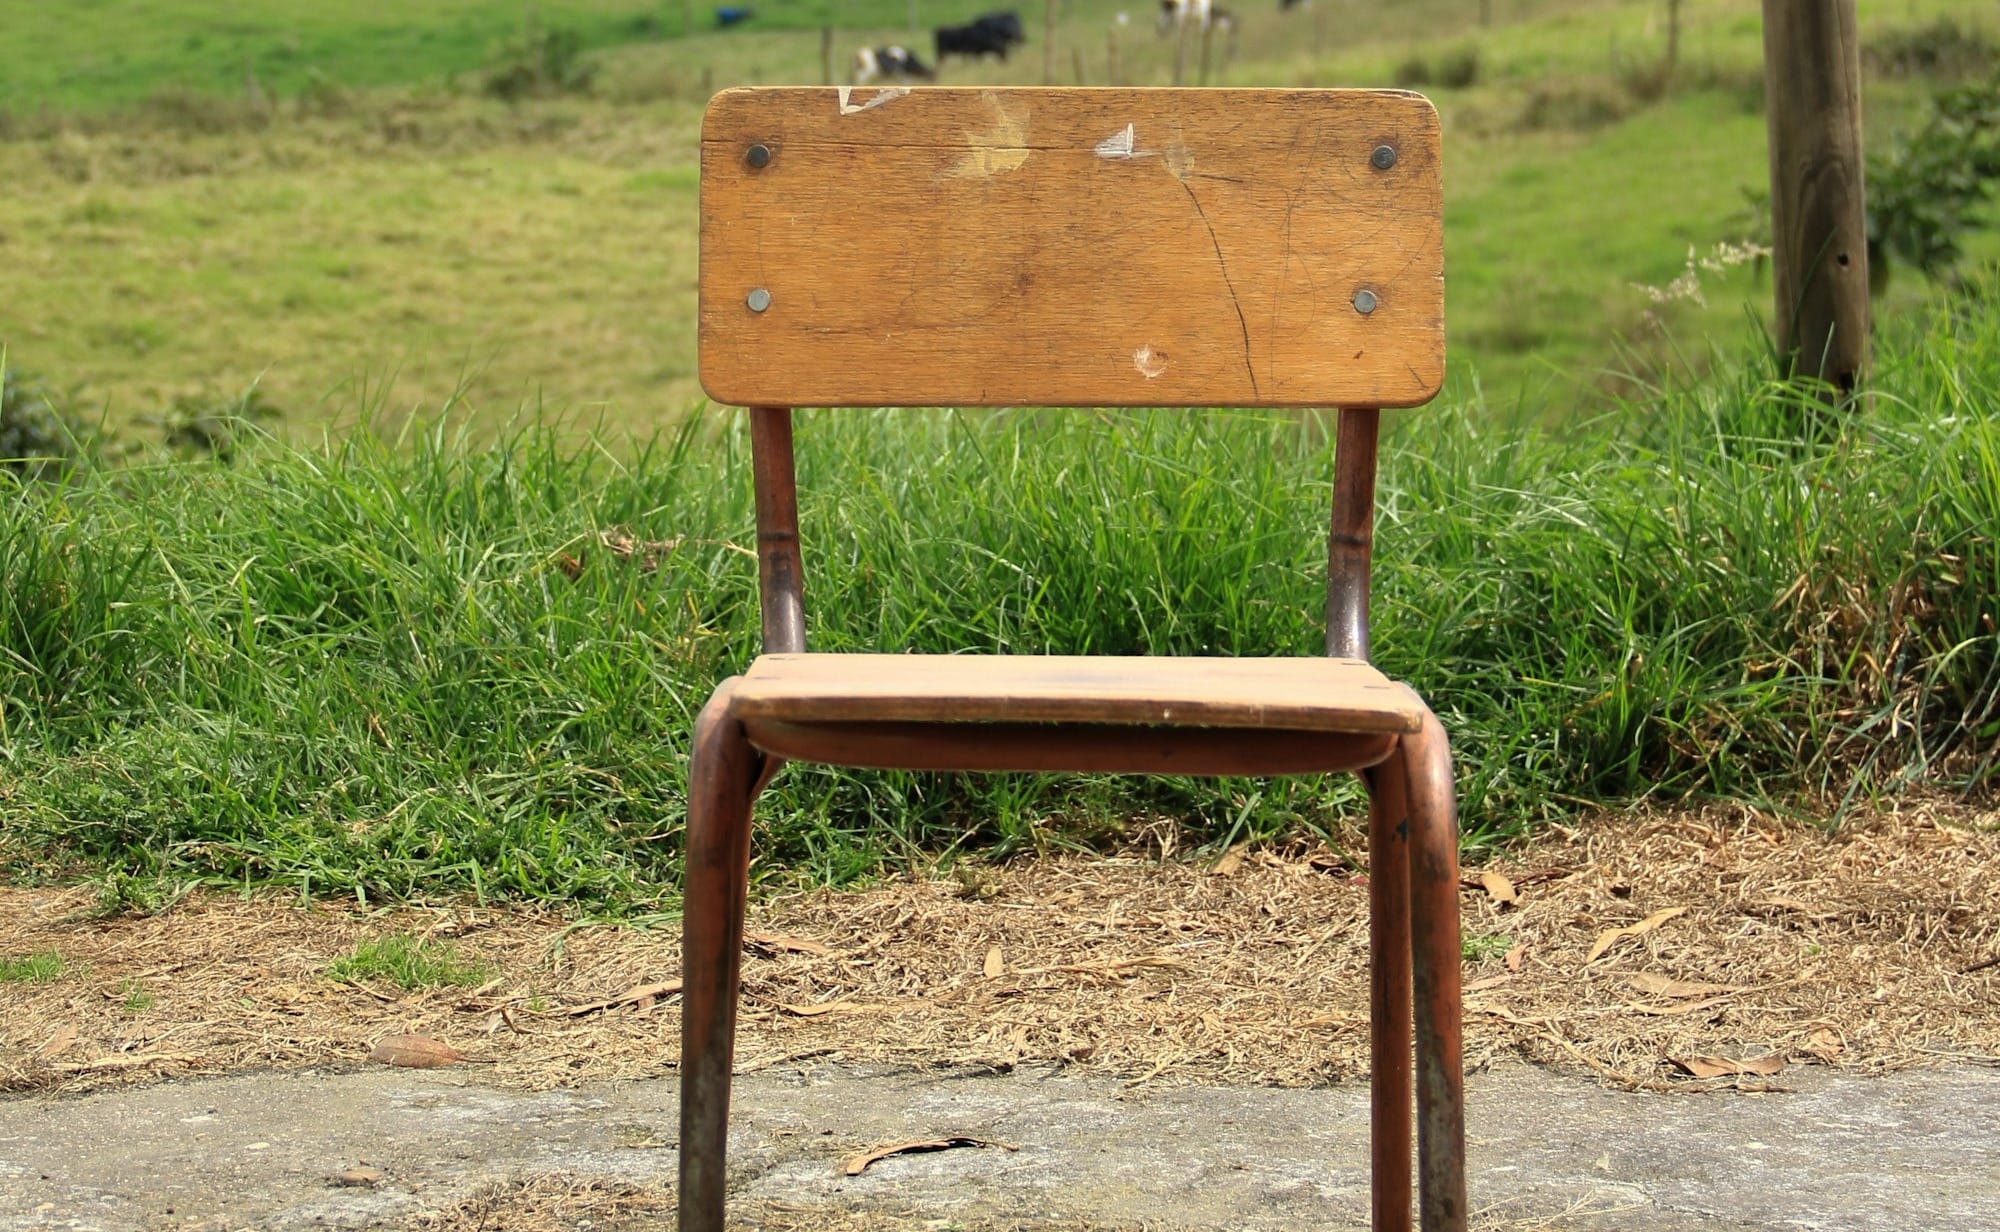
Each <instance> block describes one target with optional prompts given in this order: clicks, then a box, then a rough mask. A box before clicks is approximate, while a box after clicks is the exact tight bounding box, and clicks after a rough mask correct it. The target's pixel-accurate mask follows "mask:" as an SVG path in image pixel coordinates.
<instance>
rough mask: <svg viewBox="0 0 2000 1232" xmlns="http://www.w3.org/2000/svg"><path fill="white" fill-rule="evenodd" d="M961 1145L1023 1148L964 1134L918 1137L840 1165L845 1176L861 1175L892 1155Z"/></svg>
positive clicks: (853, 1158) (852, 1157)
mask: <svg viewBox="0 0 2000 1232" xmlns="http://www.w3.org/2000/svg"><path fill="white" fill-rule="evenodd" d="M961 1146H991V1147H998V1148H999V1149H1001V1150H1003V1151H1018V1150H1020V1149H1021V1148H1020V1147H1018V1146H1014V1145H1012V1144H1010V1143H1006V1142H994V1141H992V1140H991V1139H987V1138H968V1137H965V1136H964V1135H962V1134H959V1135H953V1136H952V1137H949V1138H916V1139H912V1140H911V1141H909V1142H897V1143H894V1144H892V1145H890V1146H882V1147H876V1148H875V1149H874V1150H872V1151H864V1152H862V1153H861V1154H859V1155H855V1156H851V1157H849V1159H848V1160H847V1161H846V1162H845V1163H843V1164H841V1165H840V1171H841V1174H842V1175H843V1176H860V1175H861V1174H862V1173H863V1172H866V1171H868V1167H869V1165H870V1164H873V1163H875V1162H877V1161H878V1160H884V1159H887V1158H889V1157H890V1156H891V1155H916V1154H920V1153H922V1152H924V1151H949V1150H951V1149H953V1148H954V1147H961Z"/></svg>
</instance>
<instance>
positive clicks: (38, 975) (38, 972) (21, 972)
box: [0, 950, 69, 984]
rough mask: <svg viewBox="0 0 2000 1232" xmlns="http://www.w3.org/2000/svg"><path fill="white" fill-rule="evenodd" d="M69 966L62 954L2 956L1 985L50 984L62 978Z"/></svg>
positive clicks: (0, 959)
mask: <svg viewBox="0 0 2000 1232" xmlns="http://www.w3.org/2000/svg"><path fill="white" fill-rule="evenodd" d="M68 967H69V964H68V962H67V961H65V960H64V958H63V956H62V955H61V954H58V953H56V952H55V951H54V950H50V951H48V952H47V953H44V954H23V955H18V956H16V955H0V984H48V983H52V982H54V981H55V980H58V979H61V978H62V973H63V972H64V971H65V970H66V969H68Z"/></svg>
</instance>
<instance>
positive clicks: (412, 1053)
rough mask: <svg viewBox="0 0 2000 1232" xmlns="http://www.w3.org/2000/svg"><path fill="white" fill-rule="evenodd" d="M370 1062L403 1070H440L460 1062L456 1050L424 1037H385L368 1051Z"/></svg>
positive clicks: (462, 1058)
mask: <svg viewBox="0 0 2000 1232" xmlns="http://www.w3.org/2000/svg"><path fill="white" fill-rule="evenodd" d="M368 1059H369V1060H370V1061H376V1062H380V1063H381V1064H383V1065H400V1066H402V1067H403V1068H405V1069H442V1068H443V1067H445V1066H447V1065H451V1064H453V1063H455V1062H458V1061H462V1060H464V1059H465V1058H464V1057H462V1056H460V1055H459V1052H458V1050H457V1049H456V1048H453V1047H452V1046H451V1045H449V1044H443V1043H439V1042H438V1041H437V1040H434V1039H431V1038H430V1037H428V1036H424V1035H385V1036H383V1037H382V1038H381V1039H379V1040H377V1041H375V1046H374V1047H373V1048H371V1049H369V1050H368Z"/></svg>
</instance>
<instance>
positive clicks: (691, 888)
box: [680, 683, 762, 1232]
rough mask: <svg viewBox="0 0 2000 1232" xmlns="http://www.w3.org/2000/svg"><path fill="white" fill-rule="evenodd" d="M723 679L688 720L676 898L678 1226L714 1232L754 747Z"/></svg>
mask: <svg viewBox="0 0 2000 1232" xmlns="http://www.w3.org/2000/svg"><path fill="white" fill-rule="evenodd" d="M729 695H730V685H729V684H726V683H725V684H724V685H723V686H722V687H721V688H720V689H718V690H716V693H715V696H714V697H712V698H710V699H709V702H708V705H707V706H705V707H703V708H702V712H701V717H700V718H699V719H697V720H696V721H695V731H694V756H693V758H692V761H691V762H690V764H689V767H688V797H687V798H688V807H687V873H686V879H685V881H684V883H683V886H684V888H683V893H682V906H681V1075H680V1076H681V1142H680V1152H681V1160H680V1164H681V1167H680V1176H681V1180H680V1227H681V1229H682V1232H721V1229H722V1223H723V1203H724V1197H725V1188H726V1184H727V1158H726V1155H727V1151H728V1146H729V1076H730V1070H731V1067H732V1066H733V1065H734V1063H735V1055H736V995H737V986H738V983H739V980H740V978H741V972H742V966H743V901H744V898H745V896H746V895H747V893H748V891H749V877H750V805H751V801H752V799H753V798H754V795H755V788H756V787H758V786H761V785H762V784H761V782H760V780H759V771H760V766H759V762H758V758H757V756H756V752H755V750H754V749H752V748H751V746H750V742H749V740H748V738H747V737H745V735H744V734H743V725H742V724H741V723H740V722H738V721H737V720H736V719H735V718H734V717H732V716H731V715H730V713H729Z"/></svg>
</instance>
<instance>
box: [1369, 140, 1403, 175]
mask: <svg viewBox="0 0 2000 1232" xmlns="http://www.w3.org/2000/svg"><path fill="white" fill-rule="evenodd" d="M1368 161H1369V162H1371V163H1373V164H1375V170H1377V171H1387V170H1388V169H1389V168H1391V167H1393V166H1395V165H1396V147H1395V146H1393V145H1378V146H1376V147H1375V152H1374V153H1373V154H1371V155H1369V156H1368Z"/></svg>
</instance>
